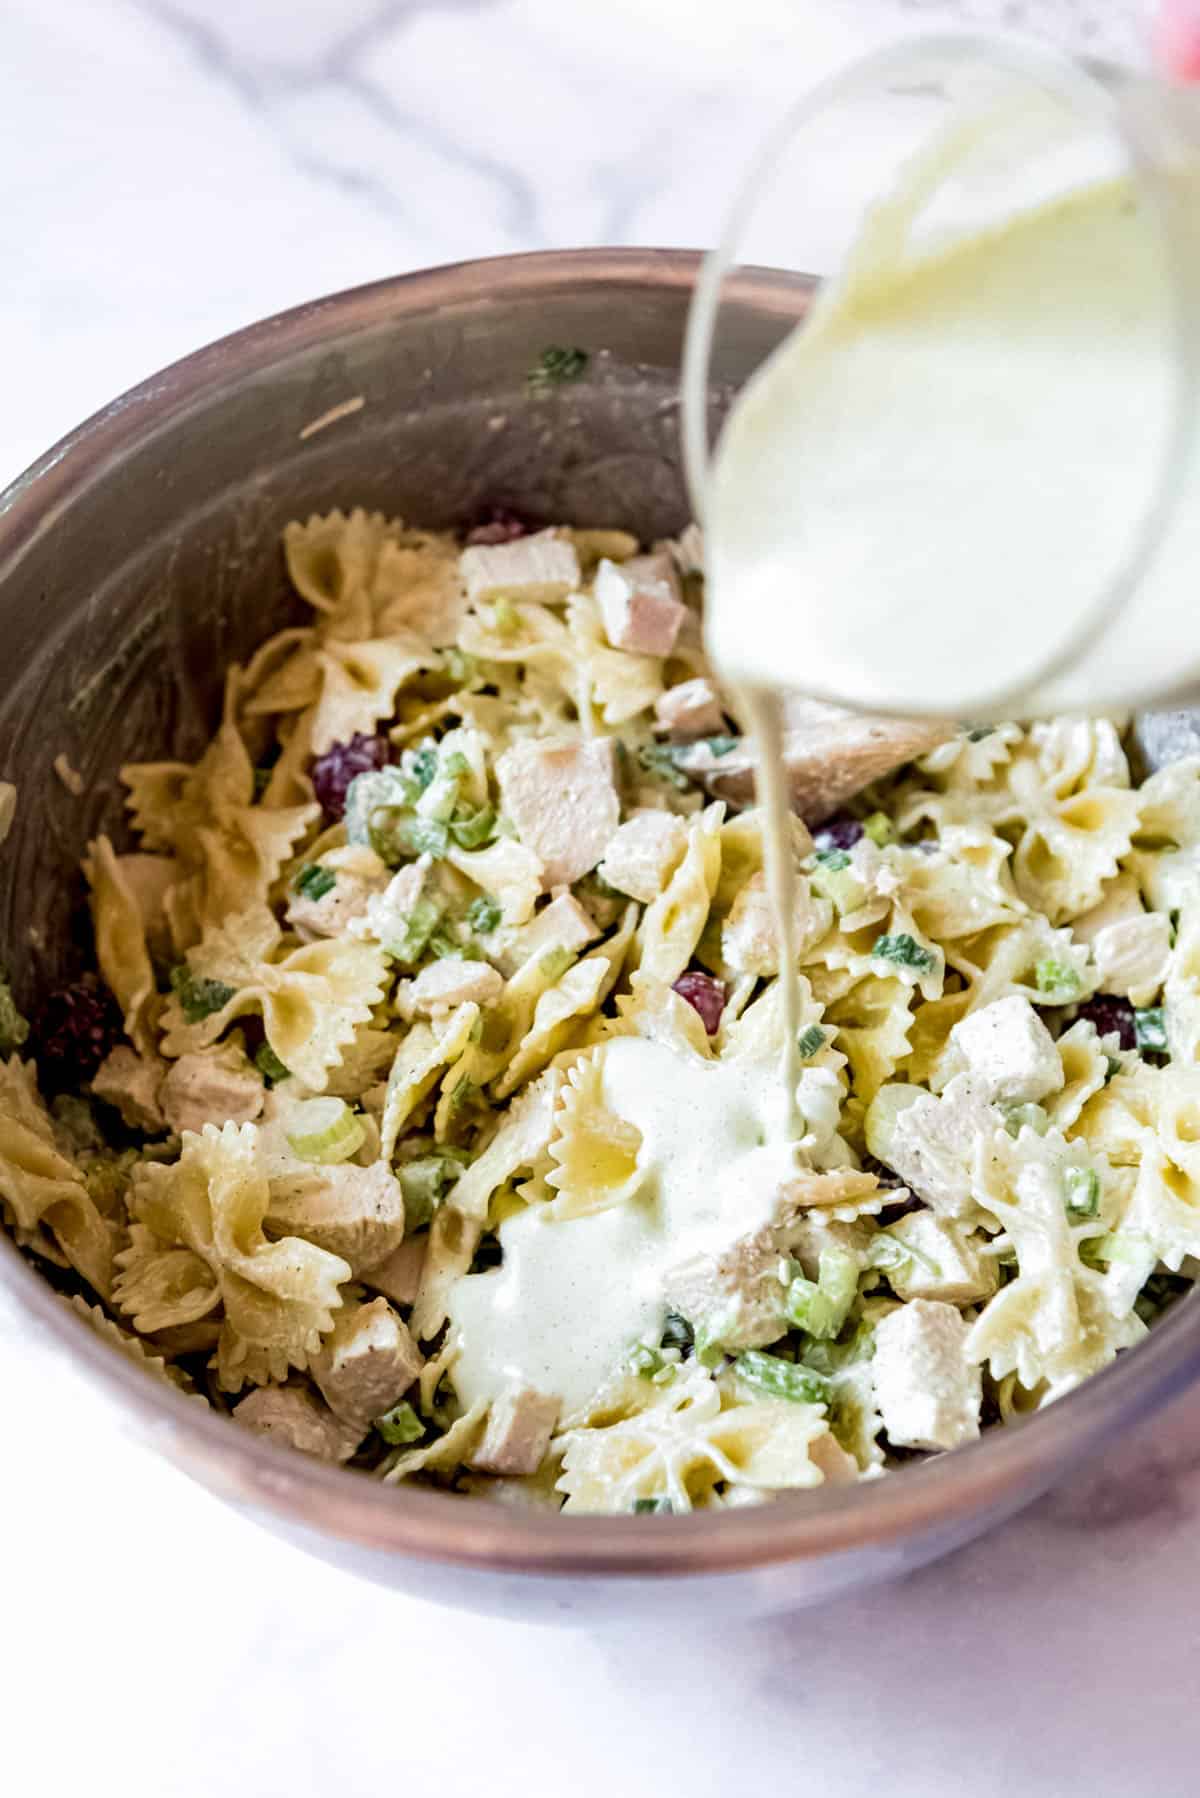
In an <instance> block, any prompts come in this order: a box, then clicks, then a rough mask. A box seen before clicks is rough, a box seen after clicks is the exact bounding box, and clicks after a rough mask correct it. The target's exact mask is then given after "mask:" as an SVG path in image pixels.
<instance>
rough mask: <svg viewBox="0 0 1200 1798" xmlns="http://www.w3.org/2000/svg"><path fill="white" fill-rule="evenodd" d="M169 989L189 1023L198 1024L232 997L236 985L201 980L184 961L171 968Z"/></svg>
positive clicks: (219, 981) (220, 981) (221, 981)
mask: <svg viewBox="0 0 1200 1798" xmlns="http://www.w3.org/2000/svg"><path fill="white" fill-rule="evenodd" d="M170 979H171V991H172V992H173V993H174V994H175V997H176V998H177V999H178V1000H179V1008H180V1010H181V1011H182V1012H183V1015H184V1017H185V1019H186V1020H187V1022H188V1023H189V1024H198V1023H200V1021H201V1019H202V1018H209V1017H211V1016H212V1014H213V1012H215V1011H220V1010H221V1009H222V1007H223V1006H226V1005H228V1004H229V1001H230V1000H231V999H232V998H233V997H234V995H235V993H236V991H237V989H236V987H232V986H226V985H225V982H224V981H223V980H202V979H200V978H198V977H197V975H195V974H193V973H192V970H191V969H190V968H189V967H188V965H187V963H186V962H180V963H179V965H178V967H174V968H172V969H171V975H170Z"/></svg>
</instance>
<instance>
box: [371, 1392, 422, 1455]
mask: <svg viewBox="0 0 1200 1798" xmlns="http://www.w3.org/2000/svg"><path fill="white" fill-rule="evenodd" d="M375 1428H376V1429H377V1430H378V1431H379V1434H380V1435H381V1436H382V1437H383V1439H384V1441H385V1442H390V1443H391V1445H392V1447H393V1448H400V1447H402V1446H403V1445H404V1443H406V1442H416V1441H417V1440H418V1438H419V1437H421V1436H423V1435H424V1434H425V1425H424V1424H423V1423H422V1422H421V1419H420V1418H419V1417H418V1416H417V1414H416V1412H415V1411H414V1410H413V1408H412V1406H411V1405H410V1404H409V1402H408V1400H407V1399H406V1398H402V1399H401V1400H400V1403H399V1404H398V1405H393V1406H392V1408H391V1410H390V1411H385V1412H384V1414H383V1416H382V1417H377V1418H376V1419H375Z"/></svg>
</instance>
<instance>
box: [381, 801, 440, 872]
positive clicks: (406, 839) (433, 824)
mask: <svg viewBox="0 0 1200 1798" xmlns="http://www.w3.org/2000/svg"><path fill="white" fill-rule="evenodd" d="M380 836H381V840H382V841H383V842H384V843H386V845H387V847H388V850H389V854H387V855H385V854H384V853H383V850H382V849H380V848H379V847H378V845H377V844H375V841H374V837H372V847H373V848H375V850H376V853H377V854H379V855H383V859H384V861H388V860H390V859H394V856H395V851H396V850H399V852H400V854H401V855H414V856H415V855H430V856H432V857H433V859H434V860H435V861H440V860H441V859H442V857H443V856H444V855H445V853H446V851H447V849H449V847H450V832H449V828H448V827H447V826H446V825H445V824H443V823H441V821H440V820H439V819H437V818H422V817H419V816H417V815H416V814H414V813H404V812H401V814H400V815H399V817H397V818H396V819H395V821H394V822H393V824H392V825H391V827H390V829H388V830H384V831H381V833H380Z"/></svg>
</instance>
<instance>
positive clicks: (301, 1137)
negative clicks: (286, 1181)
mask: <svg viewBox="0 0 1200 1798" xmlns="http://www.w3.org/2000/svg"><path fill="white" fill-rule="evenodd" d="M365 1137H366V1131H365V1130H364V1129H363V1126H362V1120H361V1119H360V1118H357V1117H355V1115H354V1113H353V1112H352V1111H351V1109H350V1107H349V1106H348V1105H347V1103H346V1101H345V1100H344V1099H306V1100H305V1102H304V1104H303V1105H298V1106H297V1107H296V1111H295V1114H294V1117H293V1127H292V1129H290V1130H289V1131H288V1133H287V1142H288V1147H289V1149H291V1151H292V1153H293V1154H294V1155H298V1156H299V1157H300V1159H301V1161H316V1162H319V1163H321V1164H324V1165H328V1164H331V1163H333V1162H336V1161H348V1160H349V1158H350V1156H351V1155H353V1154H355V1153H356V1152H357V1151H358V1150H359V1149H360V1148H361V1147H362V1145H363V1141H364V1139H365Z"/></svg>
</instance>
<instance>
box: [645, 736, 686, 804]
mask: <svg viewBox="0 0 1200 1798" xmlns="http://www.w3.org/2000/svg"><path fill="white" fill-rule="evenodd" d="M687 748H689V749H690V748H691V745H690V744H688V745H687ZM679 754H680V751H679V750H678V749H673V748H672V747H671V745H670V744H669V743H643V744H642V747H641V748H640V749H639V750H638V752H637V759H638V762H639V764H640V765H641V767H642V768H644V769H645V771H646V773H647V774H650V775H653V777H654V779H655V780H665V781H666V782H667V784H668V786H672V787H676V788H677V789H678V790H679V792H681V793H686V792H687V790H688V788H689V787H690V786H691V784H692V783H691V781H690V780H689V779H688V777H687V775H686V774H685V773H684V771H683V769H682V768H681V767H680V766H679Z"/></svg>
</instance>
